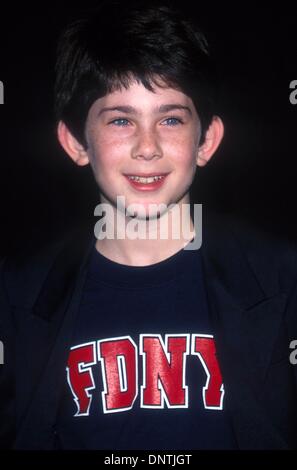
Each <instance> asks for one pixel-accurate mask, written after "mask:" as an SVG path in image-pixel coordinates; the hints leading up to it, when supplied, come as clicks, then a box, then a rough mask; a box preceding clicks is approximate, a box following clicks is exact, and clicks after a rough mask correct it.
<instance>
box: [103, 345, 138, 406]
mask: <svg viewBox="0 0 297 470" xmlns="http://www.w3.org/2000/svg"><path fill="white" fill-rule="evenodd" d="M98 356H99V359H100V361H101V367H102V377H103V382H104V392H102V403H103V410H104V413H114V412H116V411H125V410H130V409H131V408H132V406H133V403H134V401H135V399H136V397H137V387H138V384H137V375H138V374H137V347H136V345H135V343H134V342H133V340H132V339H131V338H129V337H124V338H112V339H106V340H102V341H98Z"/></svg>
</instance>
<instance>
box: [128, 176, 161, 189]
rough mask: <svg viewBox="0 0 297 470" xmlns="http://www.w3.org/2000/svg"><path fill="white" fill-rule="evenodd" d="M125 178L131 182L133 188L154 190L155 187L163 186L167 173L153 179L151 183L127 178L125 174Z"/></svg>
mask: <svg viewBox="0 0 297 470" xmlns="http://www.w3.org/2000/svg"><path fill="white" fill-rule="evenodd" d="M126 178H127V180H128V181H129V183H130V184H131V186H132V187H133V188H135V189H138V191H156V190H157V189H159V188H161V187H162V186H163V184H164V181H165V179H166V178H167V175H165V176H163V177H162V179H160V180H157V181H153V182H152V183H140V182H138V181H135V180H131V179H130V178H128V176H126Z"/></svg>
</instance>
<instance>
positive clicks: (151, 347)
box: [140, 335, 190, 408]
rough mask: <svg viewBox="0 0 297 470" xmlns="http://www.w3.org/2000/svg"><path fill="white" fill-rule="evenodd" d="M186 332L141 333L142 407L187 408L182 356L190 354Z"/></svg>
mask: <svg viewBox="0 0 297 470" xmlns="http://www.w3.org/2000/svg"><path fill="white" fill-rule="evenodd" d="M189 342H190V341H189V335H182V336H181V335H166V337H165V343H166V345H165V346H164V343H163V341H162V339H161V336H160V335H140V351H141V354H143V355H144V358H143V359H144V360H143V373H144V380H143V383H144V385H143V386H142V387H141V407H142V408H164V401H166V404H167V406H168V408H186V407H187V406H188V387H187V386H186V385H185V375H186V365H185V356H186V355H187V354H189Z"/></svg>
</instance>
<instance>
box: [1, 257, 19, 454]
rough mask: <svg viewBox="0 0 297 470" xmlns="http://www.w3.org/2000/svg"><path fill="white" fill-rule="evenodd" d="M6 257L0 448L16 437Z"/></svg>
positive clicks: (6, 447) (12, 345)
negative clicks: (6, 287)
mask: <svg viewBox="0 0 297 470" xmlns="http://www.w3.org/2000/svg"><path fill="white" fill-rule="evenodd" d="M5 261H6V260H5V259H2V260H1V262H0V341H1V343H0V346H1V354H0V449H9V448H11V446H12V444H13V442H14V439H15V387H14V383H15V379H14V374H15V367H14V342H15V336H16V335H15V328H14V324H13V316H12V311H11V309H10V306H9V301H8V297H7V293H6V289H5V283H4V267H5Z"/></svg>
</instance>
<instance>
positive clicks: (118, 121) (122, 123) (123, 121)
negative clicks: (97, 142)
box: [110, 118, 129, 127]
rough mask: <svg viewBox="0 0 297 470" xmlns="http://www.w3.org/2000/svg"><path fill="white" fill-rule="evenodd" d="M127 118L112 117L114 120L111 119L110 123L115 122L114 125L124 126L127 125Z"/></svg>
mask: <svg viewBox="0 0 297 470" xmlns="http://www.w3.org/2000/svg"><path fill="white" fill-rule="evenodd" d="M128 123H129V122H128V120H127V119H124V118H119V119H114V121H111V123H110V124H115V125H116V126H120V127H124V126H127V124H128Z"/></svg>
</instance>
